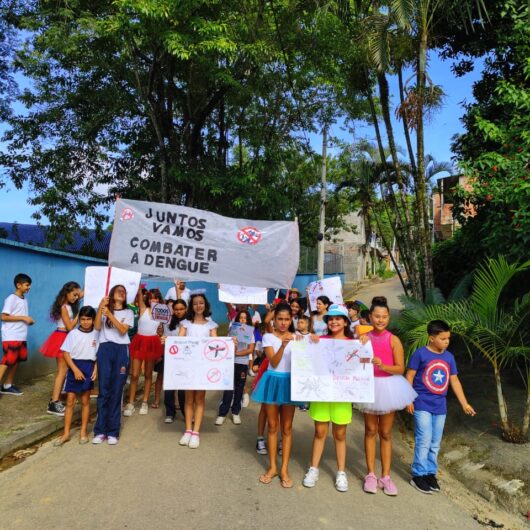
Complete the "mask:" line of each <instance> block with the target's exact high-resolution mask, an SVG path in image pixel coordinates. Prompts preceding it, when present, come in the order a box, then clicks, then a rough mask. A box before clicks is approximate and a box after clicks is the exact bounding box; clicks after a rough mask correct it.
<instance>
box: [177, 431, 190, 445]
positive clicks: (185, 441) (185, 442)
mask: <svg viewBox="0 0 530 530" xmlns="http://www.w3.org/2000/svg"><path fill="white" fill-rule="evenodd" d="M190 438H191V431H185V432H184V434H183V435H182V438H181V439H180V440H179V445H188V444H189V443H190Z"/></svg>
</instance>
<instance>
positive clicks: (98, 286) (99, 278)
mask: <svg viewBox="0 0 530 530" xmlns="http://www.w3.org/2000/svg"><path fill="white" fill-rule="evenodd" d="M109 269H110V271H109ZM141 279H142V275H141V274H140V273H139V272H132V271H127V270H124V269H119V268H118V267H87V268H86V269H85V296H84V298H83V305H90V306H92V307H93V308H95V309H97V307H98V306H99V303H100V302H101V299H102V298H103V297H104V296H105V294H106V292H105V289H106V288H107V284H108V291H110V290H111V289H112V288H113V287H114V286H115V285H123V286H124V287H125V289H127V303H128V304H132V303H133V302H134V299H135V298H136V293H137V292H138V287H139V286H140V280H141Z"/></svg>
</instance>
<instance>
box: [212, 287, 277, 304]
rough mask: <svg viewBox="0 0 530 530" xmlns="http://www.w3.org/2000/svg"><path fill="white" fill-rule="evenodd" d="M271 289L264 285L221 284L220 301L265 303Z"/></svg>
mask: <svg viewBox="0 0 530 530" xmlns="http://www.w3.org/2000/svg"><path fill="white" fill-rule="evenodd" d="M268 292H269V290H268V289H267V288H264V287H247V286H246V285H228V284H226V283H221V284H219V301H220V302H227V303H230V304H249V305H265V304H266V303H267V301H268V300H267V294H268Z"/></svg>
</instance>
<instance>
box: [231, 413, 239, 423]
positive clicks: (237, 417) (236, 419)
mask: <svg viewBox="0 0 530 530" xmlns="http://www.w3.org/2000/svg"><path fill="white" fill-rule="evenodd" d="M232 421H233V422H234V425H241V416H240V415H239V414H232Z"/></svg>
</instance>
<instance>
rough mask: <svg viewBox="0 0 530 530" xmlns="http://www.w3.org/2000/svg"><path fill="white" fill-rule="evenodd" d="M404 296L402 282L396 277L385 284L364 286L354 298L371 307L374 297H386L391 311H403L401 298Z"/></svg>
mask: <svg viewBox="0 0 530 530" xmlns="http://www.w3.org/2000/svg"><path fill="white" fill-rule="evenodd" d="M402 294H404V293H403V287H401V282H400V281H399V278H398V277H397V276H394V277H393V278H391V279H390V280H387V281H385V282H373V283H369V284H366V285H363V286H362V287H361V288H360V289H359V290H357V291H355V293H354V294H353V296H352V298H356V299H357V300H361V301H362V302H364V303H365V304H366V305H367V306H370V302H371V300H372V298H373V297H374V296H386V298H387V300H388V305H389V306H390V309H401V308H402V307H403V304H402V303H401V302H400V300H399V297H400V296H401V295H402Z"/></svg>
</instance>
